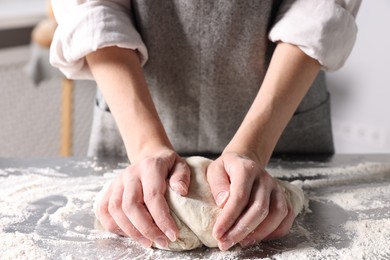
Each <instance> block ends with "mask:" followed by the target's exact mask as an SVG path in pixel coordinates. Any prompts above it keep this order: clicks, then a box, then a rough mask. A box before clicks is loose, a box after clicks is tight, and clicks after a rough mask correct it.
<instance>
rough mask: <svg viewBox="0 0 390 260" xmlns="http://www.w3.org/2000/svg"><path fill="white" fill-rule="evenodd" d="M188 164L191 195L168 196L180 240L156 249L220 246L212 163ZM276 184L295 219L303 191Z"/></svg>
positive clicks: (204, 160)
mask: <svg viewBox="0 0 390 260" xmlns="http://www.w3.org/2000/svg"><path fill="white" fill-rule="evenodd" d="M186 161H187V163H188V165H189V167H190V169H191V184H190V189H189V193H188V195H187V196H185V197H182V196H180V195H179V194H177V193H176V192H174V191H173V190H171V189H170V188H168V189H167V194H166V198H167V202H168V204H169V207H170V209H171V214H172V216H173V218H174V219H175V222H176V225H177V227H178V228H179V234H178V238H177V240H176V241H175V242H170V243H169V245H168V247H167V248H161V247H158V246H157V245H155V244H153V246H154V247H158V248H161V249H165V250H171V251H184V250H191V249H195V248H198V247H201V246H203V245H205V246H207V247H217V246H218V243H217V241H216V240H215V239H214V237H213V236H212V229H213V226H214V223H215V220H216V218H217V216H218V214H219V212H220V211H221V209H220V208H218V206H217V205H216V204H215V202H214V198H213V196H212V194H211V191H210V187H209V184H208V182H207V179H206V170H207V167H208V165H209V164H210V163H211V162H212V161H211V160H209V159H207V158H204V157H199V156H194V157H189V158H187V159H186ZM277 181H278V182H279V183H280V184H281V186H282V188H283V189H284V191H285V193H286V197H287V199H289V200H290V202H291V204H292V206H293V208H294V212H295V215H298V214H299V212H300V211H301V210H302V208H303V204H304V195H303V191H302V190H301V189H300V188H299V187H297V186H294V185H292V184H290V183H288V182H285V181H281V180H277ZM105 186H106V185H105ZM106 187H107V186H106ZM104 189H105V188H103V189H102V191H100V194H98V196H97V197H96V201H95V205H96V203H97V202H98V201H99V200H100V199H99V198H101V194H102V193H103V192H104ZM94 208H96V206H95V207H94ZM95 212H96V211H95Z"/></svg>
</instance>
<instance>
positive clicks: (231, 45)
mask: <svg viewBox="0 0 390 260" xmlns="http://www.w3.org/2000/svg"><path fill="white" fill-rule="evenodd" d="M52 4H53V8H54V13H55V16H56V18H57V20H58V24H59V26H58V28H57V31H56V34H55V37H54V40H53V43H52V47H51V63H52V64H53V65H54V66H56V67H58V68H60V69H61V70H62V71H63V73H64V74H65V75H66V76H67V77H69V78H74V79H79V78H82V79H94V80H96V82H97V85H98V86H99V90H100V92H101V94H100V93H99V94H98V99H97V100H98V102H97V103H98V106H97V108H96V109H95V114H94V123H93V128H92V134H91V144H90V147H89V155H109V156H121V155H126V154H127V156H128V158H129V159H130V161H131V163H132V164H131V166H129V167H128V168H127V169H126V171H124V173H122V174H121V175H120V176H118V177H117V179H116V180H115V181H114V182H113V184H111V186H110V188H109V189H108V191H107V192H106V194H105V196H104V199H103V200H102V202H101V205H100V208H99V210H98V214H99V218H100V219H101V220H102V224H103V226H104V227H105V228H106V229H108V230H110V231H112V232H116V233H118V234H122V235H126V236H129V237H132V238H133V239H135V240H136V241H138V242H139V243H141V244H142V245H144V246H146V247H150V246H151V244H152V242H153V241H154V242H156V243H158V244H160V245H162V246H166V245H167V243H168V241H169V240H171V241H174V240H175V239H176V236H177V227H176V226H175V224H174V221H173V219H172V217H171V216H170V214H169V209H168V205H167V203H166V201H165V198H164V194H165V191H166V181H167V180H168V182H169V185H170V187H171V188H172V189H173V190H175V191H176V192H178V193H179V194H181V195H186V194H187V191H188V185H189V182H190V180H189V169H188V166H187V165H186V164H185V162H184V161H183V159H182V158H181V157H180V155H179V154H181V155H183V154H205V153H206V154H210V153H211V154H216V155H218V158H217V159H216V160H215V161H214V162H213V163H212V164H211V165H210V167H209V168H208V171H207V178H208V182H209V184H210V188H211V191H212V193H213V196H214V199H215V201H216V204H217V205H218V206H220V207H221V208H222V211H221V214H220V216H219V217H218V219H217V222H216V224H215V226H214V229H213V235H214V236H215V238H216V239H217V240H218V245H219V248H220V249H221V250H227V249H229V248H230V247H231V246H233V245H234V244H236V243H240V244H241V245H242V246H249V245H252V244H254V243H256V242H257V241H261V240H265V239H274V238H278V237H281V236H283V235H285V234H287V233H288V231H289V229H290V227H291V225H292V223H293V221H294V212H292V209H291V205H289V203H288V202H287V201H286V198H285V197H284V195H283V191H282V190H281V188H280V187H279V185H278V184H277V183H276V182H275V180H274V179H273V178H272V177H271V176H270V175H269V174H268V173H267V172H266V171H265V170H264V168H265V166H266V165H267V163H268V161H269V158H270V157H271V155H272V154H273V153H332V152H333V143H332V134H331V127H330V111H329V97H328V93H327V91H326V86H325V83H324V75H323V72H320V70H321V68H322V69H325V70H335V69H338V68H339V67H341V66H342V65H343V63H344V62H345V60H346V58H347V56H348V55H349V53H350V51H351V49H352V46H353V44H354V41H355V37H356V32H357V29H356V24H355V20H354V17H355V16H356V13H357V10H358V8H359V5H360V0H317V1H308V0H296V1H294V0H285V1H278V0H264V1H259V0H257V1H255V0H251V1H238V0H233V1H222V0H220V1H211V0H209V1H207V0H204V1H184V0H171V1H159V2H158V4H157V2H156V1H152V0H133V1H125V0H112V1H103V0H94V1H93V0H89V1H88V0H84V1H79V0H77V1H76V0H72V1H59V0H57V1H54V0H53V1H52ZM112 117H113V118H114V119H115V122H114V121H113V118H112ZM116 125H117V126H118V129H119V132H120V136H121V138H120V136H119V134H118V132H117V130H116ZM121 139H122V140H123V143H122V142H121V141H120V140H121Z"/></svg>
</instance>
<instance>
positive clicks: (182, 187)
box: [172, 181, 187, 195]
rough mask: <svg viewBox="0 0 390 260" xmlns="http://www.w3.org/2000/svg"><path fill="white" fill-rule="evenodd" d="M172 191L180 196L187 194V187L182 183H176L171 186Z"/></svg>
mask: <svg viewBox="0 0 390 260" xmlns="http://www.w3.org/2000/svg"><path fill="white" fill-rule="evenodd" d="M172 189H173V190H174V191H176V192H177V193H179V194H180V195H185V194H187V186H186V185H185V183H184V182H183V181H177V182H174V183H173V184H172Z"/></svg>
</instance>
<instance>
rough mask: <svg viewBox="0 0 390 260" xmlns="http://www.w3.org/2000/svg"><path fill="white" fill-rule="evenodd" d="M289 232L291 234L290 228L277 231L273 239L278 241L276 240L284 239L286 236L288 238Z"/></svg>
mask: <svg viewBox="0 0 390 260" xmlns="http://www.w3.org/2000/svg"><path fill="white" fill-rule="evenodd" d="M289 232H290V228H280V229H277V230H275V231H274V232H273V234H272V238H273V239H276V238H281V237H284V236H286V235H287V234H288V233H289Z"/></svg>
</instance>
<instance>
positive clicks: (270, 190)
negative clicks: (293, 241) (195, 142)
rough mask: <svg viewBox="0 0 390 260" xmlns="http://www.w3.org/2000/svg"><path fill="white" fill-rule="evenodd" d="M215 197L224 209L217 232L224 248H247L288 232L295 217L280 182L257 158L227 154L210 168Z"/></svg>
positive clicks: (216, 234)
mask: <svg viewBox="0 0 390 260" xmlns="http://www.w3.org/2000/svg"><path fill="white" fill-rule="evenodd" d="M207 180H208V182H209V184H210V188H211V191H212V193H213V196H214V199H215V201H216V203H217V205H218V206H219V207H221V208H222V211H221V214H220V215H219V217H218V218H217V221H216V223H215V225H214V229H213V235H214V237H215V238H216V239H217V240H218V246H219V248H220V249H221V250H227V249H229V248H230V247H232V246H233V245H235V244H236V243H240V245H241V246H243V247H247V246H250V245H253V244H254V243H256V242H259V241H262V240H268V239H275V238H279V237H281V236H284V235H286V234H287V233H288V232H289V230H290V228H291V226H292V224H293V222H294V219H295V215H294V212H293V209H292V206H291V205H290V203H289V202H288V201H287V199H286V197H285V194H284V191H283V190H282V188H281V187H280V186H279V184H278V183H277V182H276V181H275V180H274V179H273V178H272V177H271V176H270V175H269V174H268V172H266V171H265V170H264V168H263V167H262V166H261V165H260V164H259V163H258V162H256V161H254V160H252V159H250V158H248V157H246V156H241V155H239V154H237V153H224V154H222V155H221V157H219V158H218V159H217V160H216V161H214V162H212V163H211V164H210V166H209V167H208V169H207Z"/></svg>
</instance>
